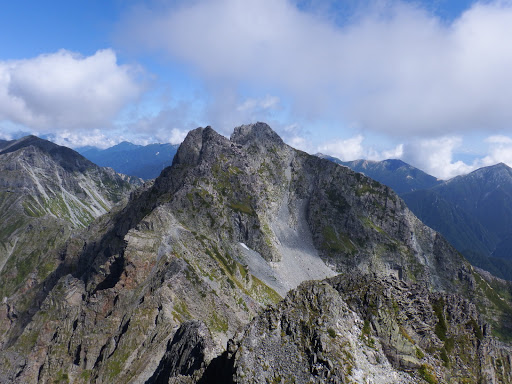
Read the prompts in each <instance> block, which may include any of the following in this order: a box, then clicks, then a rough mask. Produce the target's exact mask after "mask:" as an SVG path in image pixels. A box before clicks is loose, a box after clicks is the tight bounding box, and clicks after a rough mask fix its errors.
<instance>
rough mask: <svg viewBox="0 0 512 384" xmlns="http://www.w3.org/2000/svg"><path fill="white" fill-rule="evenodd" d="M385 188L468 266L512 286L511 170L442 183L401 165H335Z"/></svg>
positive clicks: (390, 162) (499, 169)
mask: <svg viewBox="0 0 512 384" xmlns="http://www.w3.org/2000/svg"><path fill="white" fill-rule="evenodd" d="M317 156H319V157H322V158H325V159H328V160H330V161H333V162H335V163H337V164H341V165H344V166H346V167H349V168H351V169H352V170H354V171H356V172H361V173H364V174H365V175H366V176H369V177H371V178H372V179H374V180H376V181H379V182H381V183H383V184H386V185H387V186H389V187H390V188H392V189H394V190H395V192H397V193H398V194H399V195H400V197H402V199H404V201H405V202H406V203H407V205H408V206H409V209H411V211H412V212H413V213H414V214H415V215H416V216H418V217H419V218H420V219H421V221H423V222H424V223H425V224H427V225H428V226H430V227H431V228H433V229H435V230H436V231H438V232H440V233H441V234H442V235H443V236H445V237H446V238H447V239H448V240H449V241H450V242H451V243H452V245H453V246H455V248H457V250H458V251H459V252H461V253H462V254H463V255H464V256H465V257H466V258H467V259H468V260H469V261H470V262H471V263H472V264H473V265H475V266H477V267H480V268H483V269H485V270H487V271H489V272H491V273H493V274H494V275H496V276H498V277H501V278H505V279H507V280H512V169H511V168H510V167H508V166H507V165H505V164H497V165H494V166H491V167H485V168H481V169H478V170H476V171H474V172H471V173H469V174H467V175H462V176H457V177H455V178H453V179H450V180H447V181H442V180H438V179H436V178H435V177H434V176H431V175H428V174H427V173H425V172H423V171H421V170H419V169H417V168H415V167H413V166H411V165H409V164H407V163H405V162H403V161H401V160H394V159H389V160H384V161H369V160H355V161H341V160H339V159H337V158H334V157H330V156H325V155H322V154H318V155H317Z"/></svg>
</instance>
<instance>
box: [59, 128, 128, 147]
mask: <svg viewBox="0 0 512 384" xmlns="http://www.w3.org/2000/svg"><path fill="white" fill-rule="evenodd" d="M49 139H50V140H51V141H53V142H54V143H56V144H59V145H63V146H66V147H71V148H77V147H85V146H92V147H98V148H103V149H105V148H108V147H112V146H113V145H116V144H118V143H120V142H121V141H123V138H122V137H117V138H115V139H114V138H112V137H109V136H106V135H105V134H104V133H103V132H101V131H100V130H99V129H94V130H89V131H88V132H86V133H85V132H72V131H68V130H63V131H60V132H57V133H56V134H54V135H51V137H50V138H49Z"/></svg>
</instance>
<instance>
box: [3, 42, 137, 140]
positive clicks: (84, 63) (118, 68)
mask: <svg viewBox="0 0 512 384" xmlns="http://www.w3.org/2000/svg"><path fill="white" fill-rule="evenodd" d="M137 77H138V74H137V70H136V69H135V68H133V67H130V66H127V65H118V64H117V62H116V54H115V53H114V52H113V51H112V50H110V49H106V50H100V51H97V52H96V53H95V54H94V55H92V56H87V57H84V56H81V55H79V54H76V53H73V52H69V51H66V50H61V51H58V52H56V53H52V54H45V55H41V56H38V57H35V58H32V59H26V60H13V61H0V121H2V120H4V121H10V122H12V123H15V124H21V125H24V126H26V127H30V128H31V129H41V130H46V129H52V130H59V131H60V130H67V131H73V130H78V129H84V128H99V127H110V126H111V125H112V119H113V118H115V116H116V115H117V114H118V113H119V111H120V110H121V109H122V108H123V107H124V106H125V105H126V104H127V103H129V102H131V101H133V100H135V99H136V98H137V97H138V96H139V94H140V93H141V91H142V87H141V84H140V82H139V81H138V79H137Z"/></svg>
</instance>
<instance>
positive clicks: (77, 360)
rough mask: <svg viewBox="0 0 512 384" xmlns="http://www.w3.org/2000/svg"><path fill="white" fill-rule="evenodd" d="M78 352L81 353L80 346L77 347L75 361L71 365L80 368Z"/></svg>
mask: <svg viewBox="0 0 512 384" xmlns="http://www.w3.org/2000/svg"><path fill="white" fill-rule="evenodd" d="M80 352H82V344H80V345H79V346H78V348H77V349H76V352H75V360H73V364H75V365H78V366H80Z"/></svg>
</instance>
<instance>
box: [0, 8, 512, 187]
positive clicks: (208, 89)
mask: <svg viewBox="0 0 512 384" xmlns="http://www.w3.org/2000/svg"><path fill="white" fill-rule="evenodd" d="M0 7H1V8H0V138H5V139H12V138H14V137H16V136H17V135H19V134H20V132H23V133H34V134H38V135H46V137H50V138H52V139H53V140H54V141H56V142H58V143H60V144H64V145H68V146H72V147H77V146H81V145H98V146H110V145H113V144H116V143H117V142H119V141H122V140H129V141H132V142H136V143H141V144H144V143H150V142H173V143H177V142H180V141H181V140H182V139H183V138H184V136H185V135H186V132H187V131H188V130H190V129H193V128H195V127H197V126H205V125H211V126H212V127H213V128H214V129H216V130H217V131H219V132H221V133H222V134H225V135H227V136H229V134H230V133H231V131H232V129H233V128H234V127H235V126H237V125H240V124H244V123H250V122H255V121H266V122H268V123H269V124H270V125H271V126H272V127H273V128H274V129H275V130H276V131H277V132H278V133H279V134H280V135H281V136H282V137H283V138H284V139H285V141H286V142H288V143H289V144H291V145H292V146H295V147H298V148H300V149H303V150H306V151H308V152H310V153H316V152H323V153H326V154H330V155H333V156H336V157H339V158H342V159H343V160H353V159H357V158H368V159H374V160H381V159H384V158H389V157H394V158H401V159H403V160H404V161H407V162H409V163H411V164H413V165H415V166H417V167H419V168H421V169H423V170H425V171H427V172H429V173H431V174H433V175H435V176H437V177H440V178H445V179H446V178H449V177H453V176H455V175H458V174H461V173H467V172H469V171H471V170H473V169H475V168H477V167H481V166H486V165H492V164H495V163H497V162H505V163H507V164H509V165H511V166H512V128H511V127H512V108H511V106H510V103H511V102H510V100H512V71H510V68H512V44H510V36H512V2H510V1H485V2H475V1H448V0H438V1H392V0H364V1H355V0H345V1H327V0H324V1H322V0H296V1H294V0H245V1H238V0H208V1H207V0H195V1H182V0H175V1H163V0H153V1H144V2H143V1H135V0H113V1H100V0H88V1H45V2H41V1H19V2H7V1H5V2H2V4H1V5H0Z"/></svg>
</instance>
